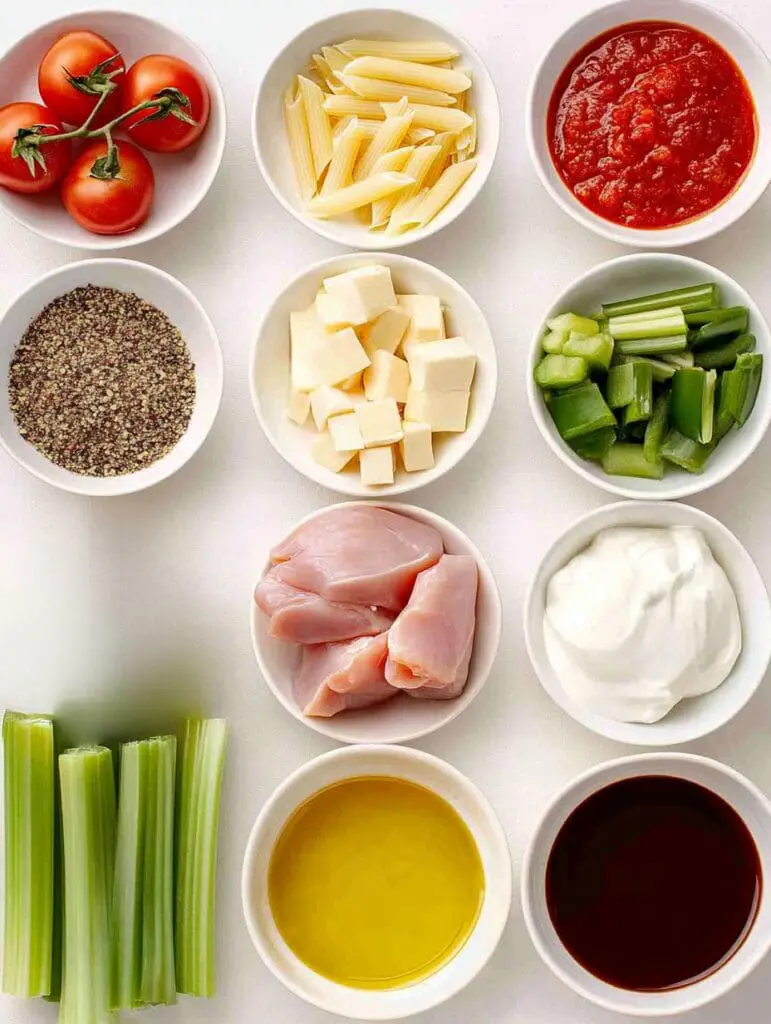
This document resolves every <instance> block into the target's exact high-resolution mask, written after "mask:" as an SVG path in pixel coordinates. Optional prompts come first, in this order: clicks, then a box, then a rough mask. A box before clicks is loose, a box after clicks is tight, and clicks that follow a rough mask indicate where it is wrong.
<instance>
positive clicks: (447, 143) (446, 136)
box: [423, 132, 458, 188]
mask: <svg viewBox="0 0 771 1024" xmlns="http://www.w3.org/2000/svg"><path fill="white" fill-rule="evenodd" d="M457 138H458V136H457V135H453V134H452V132H442V133H441V134H440V135H436V136H434V145H436V146H439V153H438V154H437V157H436V160H434V162H433V163H432V164H431V166H430V167H429V169H428V173H427V174H426V177H425V179H424V181H423V184H424V185H425V186H426V187H427V188H431V186H432V185H435V184H436V183H437V181H439V178H440V177H441V175H442V171H443V170H444V169H445V167H446V166H447V161H448V160H449V157H450V154H451V153H452V151H453V149H454V148H455V145H456V141H457Z"/></svg>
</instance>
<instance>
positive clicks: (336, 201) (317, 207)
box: [307, 161, 470, 218]
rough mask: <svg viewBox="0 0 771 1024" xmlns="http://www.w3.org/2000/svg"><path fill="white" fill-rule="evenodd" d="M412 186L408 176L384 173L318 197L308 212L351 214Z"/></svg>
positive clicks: (310, 205) (328, 215)
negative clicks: (352, 211)
mask: <svg viewBox="0 0 771 1024" xmlns="http://www.w3.org/2000/svg"><path fill="white" fill-rule="evenodd" d="M469 162H470V161H469ZM458 166H459V167H460V166H465V165H462V164H459V165H458ZM411 184H412V178H410V176H409V175H407V174H402V173H400V172H398V171H384V172H383V173H382V174H377V175H372V176H370V177H369V178H365V179H364V180H363V181H356V182H354V183H353V185H348V186H347V187H346V188H341V189H338V190H337V192H332V193H330V194H329V195H327V196H316V197H315V198H314V199H311V200H310V202H309V203H308V205H307V210H308V213H309V214H310V215H311V216H312V217H321V218H327V217H337V216H338V215H339V214H341V213H349V212H350V211H351V210H356V209H358V208H359V207H360V206H367V205H368V204H369V203H374V202H376V201H377V200H378V199H382V198H383V196H387V195H391V193H392V192H399V191H401V189H403V188H407V186H408V185H411Z"/></svg>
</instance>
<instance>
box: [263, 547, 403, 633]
mask: <svg viewBox="0 0 771 1024" xmlns="http://www.w3.org/2000/svg"><path fill="white" fill-rule="evenodd" d="M278 571H279V566H274V567H273V568H272V569H271V570H270V571H269V572H268V573H267V574H266V575H265V576H264V577H263V579H262V580H260V582H259V583H258V584H257V588H256V590H255V592H254V599H255V601H256V602H257V605H258V607H259V608H261V609H262V611H264V612H265V614H266V615H268V616H270V624H269V626H268V633H269V634H270V635H271V636H273V637H275V638H276V639H277V640H287V641H289V642H290V643H295V644H323V643H329V642H330V641H335V640H350V639H352V638H353V637H357V636H376V635H377V634H378V633H383V632H385V630H387V629H388V627H389V626H390V625H391V623H392V622H393V620H394V616H393V613H392V612H386V611H380V609H378V608H370V607H368V606H367V605H363V604H339V603H335V602H332V601H327V600H326V598H324V597H320V596H319V595H318V594H312V593H311V592H310V591H308V590H298V589H297V587H293V586H292V585H291V584H290V583H285V582H284V580H282V579H281V578H280V576H279V575H278Z"/></svg>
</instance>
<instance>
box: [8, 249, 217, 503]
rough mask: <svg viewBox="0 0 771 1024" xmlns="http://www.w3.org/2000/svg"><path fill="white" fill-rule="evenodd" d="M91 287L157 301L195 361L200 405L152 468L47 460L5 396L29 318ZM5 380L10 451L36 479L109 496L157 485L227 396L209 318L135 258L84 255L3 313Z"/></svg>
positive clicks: (192, 449) (189, 296)
mask: <svg viewBox="0 0 771 1024" xmlns="http://www.w3.org/2000/svg"><path fill="white" fill-rule="evenodd" d="M87 284H93V285H98V286H101V287H104V288H117V289H119V290H121V291H125V292H134V293H135V294H136V295H138V296H139V297H140V298H141V299H145V301H147V302H150V303H152V305H154V306H157V308H158V309H160V310H162V311H163V312H164V313H165V314H166V315H167V316H168V317H169V319H170V320H171V321H172V323H173V324H175V326H176V327H178V328H179V330H180V331H181V332H182V336H183V338H184V339H185V342H186V344H187V347H188V349H189V350H190V355H191V357H192V360H193V363H194V364H195V379H196V397H195V405H194V407H193V414H192V416H191V418H190V423H189V424H188V427H187V430H186V431H185V434H184V435H183V436H182V438H181V439H180V441H179V442H178V444H177V445H176V446H175V447H174V448H173V449H172V450H171V451H170V452H169V453H168V455H166V456H164V457H163V458H162V459H159V460H158V461H157V462H154V463H153V464H152V465H151V466H148V467H147V469H142V470H139V471H138V472H136V473H126V474H125V475H123V476H112V477H92V476H82V475H80V474H79V473H73V472H70V470H68V469H63V468H62V467H61V466H57V465H55V464H54V463H53V462H49V460H48V459H47V458H46V457H45V456H44V455H41V453H40V452H39V451H37V449H36V448H34V447H33V446H32V445H31V444H29V443H28V442H27V441H25V440H24V439H23V438H22V436H21V435H20V434H19V431H18V429H17V427H16V423H15V422H14V419H13V415H12V413H11V409H10V405H9V401H8V383H7V382H8V370H9V367H10V364H11V360H12V359H13V355H14V352H15V351H16V347H17V345H18V344H19V342H20V341H21V337H22V335H23V334H24V331H25V330H26V329H27V327H28V326H29V324H30V322H31V321H32V320H34V318H35V317H36V316H37V315H38V313H40V312H41V310H42V309H43V308H44V307H45V306H47V305H48V303H49V302H51V301H52V300H53V299H55V298H56V297H57V296H59V295H64V294H65V293H66V292H69V291H71V290H72V289H73V288H78V287H82V286H83V285H87ZM0 380H2V381H3V385H2V389H0V443H2V445H3V447H4V448H5V449H6V450H7V451H8V452H9V454H10V455H12V456H13V458H14V459H16V461H17V462H18V463H19V464H20V465H22V466H23V467H24V468H25V469H27V470H29V472H30V473H32V474H33V475H34V476H36V477H38V478H39V479H41V480H45V482H46V483H49V484H53V486H54V487H59V488H61V489H62V490H63V491H71V492H72V493H73V494H87V495H92V496H96V497H111V496H114V495H119V494H130V493H132V492H134V491H142V490H144V489H145V488H146V487H152V485H153V484H157V483H159V482H160V481H161V480H165V479H166V477H169V476H171V475H172V473H176V471H177V470H178V469H180V468H181V467H182V466H184V464H185V463H186V462H187V461H188V459H190V458H191V457H192V456H193V455H194V454H195V453H196V452H197V451H198V449H199V448H200V446H201V445H202V444H203V442H204V440H205V439H206V435H207V434H208V433H209V431H210V430H211V427H212V424H213V423H214V419H215V417H216V415H217V410H218V408H219V404H220V398H221V396H222V353H221V352H220V347H219V343H218V341H217V335H216V333H215V330H214V327H213V325H212V322H211V320H210V319H209V317H208V316H207V315H206V312H205V311H204V309H203V307H202V306H201V304H200V303H199V302H198V300H197V299H196V297H195V296H194V295H193V293H192V292H191V291H189V290H188V289H187V288H186V287H185V286H184V285H183V284H182V283H181V282H179V281H177V279H176V278H174V277H172V276H171V275H170V274H167V273H165V271H163V270H158V268H157V267H151V266H149V265H148V264H146V263H139V262H137V261H136V260H123V259H94V260H83V261H82V262H80V263H71V264H69V265H68V266H65V267H60V268H59V269H58V270H52V271H51V272H50V273H49V274H45V275H44V276H43V277H41V278H39V279H38V280H37V281H35V282H34V283H33V284H31V285H30V286H29V288H27V289H26V291H23V292H22V293H21V295H19V297H18V298H17V299H15V301H14V302H13V303H12V304H11V305H10V307H9V308H8V309H7V310H6V311H5V313H3V315H2V317H0Z"/></svg>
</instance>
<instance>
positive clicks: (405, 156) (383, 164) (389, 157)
mask: <svg viewBox="0 0 771 1024" xmlns="http://www.w3.org/2000/svg"><path fill="white" fill-rule="evenodd" d="M414 151H415V147H414V146H402V147H401V148H400V149H392V150H391V151H390V153H383V154H382V156H379V157H378V158H377V160H376V161H375V166H374V167H373V168H372V174H373V175H375V174H382V173H383V171H403V170H404V168H405V166H406V165H407V163H408V162H409V159H410V157H411V156H412V154H413V153H414ZM404 173H405V174H406V173H407V172H406V171H404ZM410 177H412V175H410ZM410 187H412V186H410Z"/></svg>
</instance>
